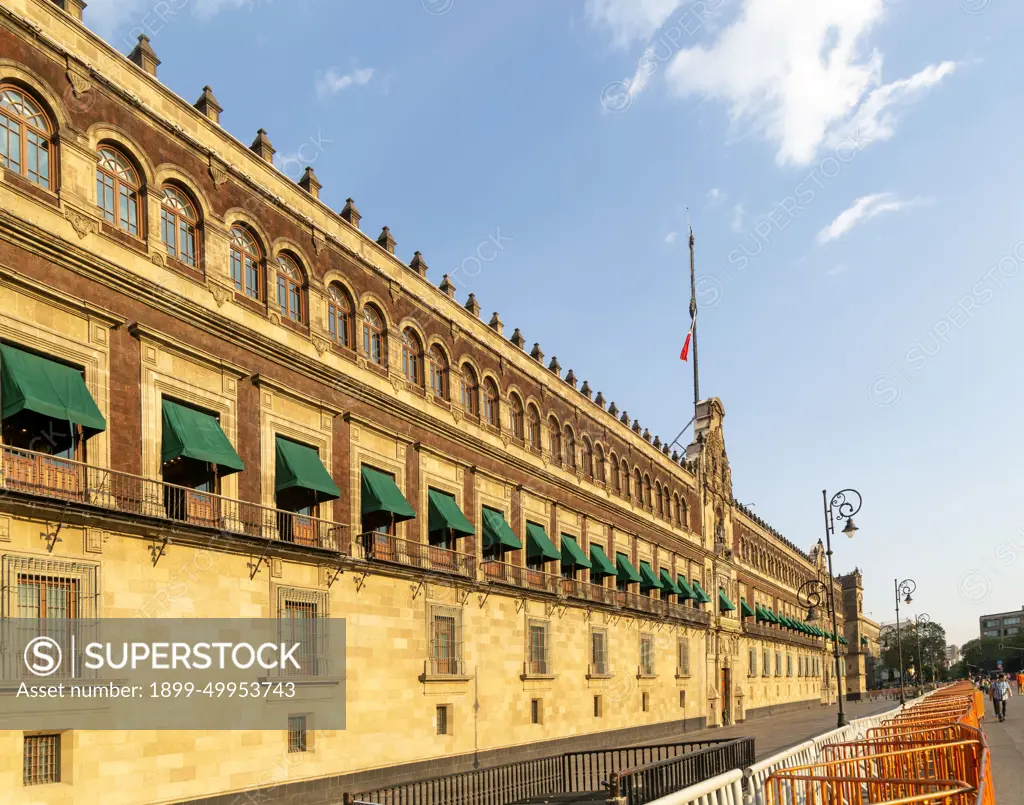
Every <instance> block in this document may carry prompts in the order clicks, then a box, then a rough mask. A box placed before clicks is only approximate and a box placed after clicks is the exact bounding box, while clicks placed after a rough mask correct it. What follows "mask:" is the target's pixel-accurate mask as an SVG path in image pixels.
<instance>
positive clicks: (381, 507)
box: [362, 464, 416, 523]
mask: <svg viewBox="0 0 1024 805" xmlns="http://www.w3.org/2000/svg"><path fill="white" fill-rule="evenodd" d="M362 478H363V483H362V496H363V502H362V515H363V516H364V517H365V516H366V515H367V514H382V513H387V514H390V515H392V517H393V518H394V521H395V522H396V523H400V522H401V521H403V520H411V519H413V518H414V517H415V516H416V512H415V511H413V508H412V506H410V505H409V501H407V500H406V499H405V495H403V494H402V492H401V490H400V489H399V488H398V485H397V484H396V483H395V479H394V478H392V477H391V476H390V475H388V474H387V473H386V472H381V471H380V470H375V469H374V468H373V467H367V466H366V465H365V464H364V465H363V468H362Z"/></svg>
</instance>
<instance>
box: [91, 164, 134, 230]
mask: <svg viewBox="0 0 1024 805" xmlns="http://www.w3.org/2000/svg"><path fill="white" fill-rule="evenodd" d="M141 197H142V183H141V182H140V181H139V173H138V171H137V170H135V168H134V167H133V166H132V163H131V162H129V161H128V158H127V157H125V156H124V154H122V153H121V152H120V151H115V150H114V149H113V148H110V147H107V146H104V147H103V148H101V149H100V150H99V154H98V155H97V161H96V206H98V207H99V208H100V213H101V214H102V215H103V218H104V220H106V221H107V222H108V223H110V224H112V225H113V226H116V227H118V228H120V229H122V230H124V231H125V232H127V233H128V234H129V235H134V236H135V237H139V235H140V224H139V201H140V200H141Z"/></svg>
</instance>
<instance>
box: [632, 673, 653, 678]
mask: <svg viewBox="0 0 1024 805" xmlns="http://www.w3.org/2000/svg"><path fill="white" fill-rule="evenodd" d="M636 678H637V679H657V678H658V675H657V674H644V673H638V674H637V675H636Z"/></svg>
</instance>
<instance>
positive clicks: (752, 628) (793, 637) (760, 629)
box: [743, 620, 827, 649]
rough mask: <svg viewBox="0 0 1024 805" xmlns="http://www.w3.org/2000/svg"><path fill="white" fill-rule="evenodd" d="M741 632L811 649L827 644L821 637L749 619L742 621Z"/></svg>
mask: <svg viewBox="0 0 1024 805" xmlns="http://www.w3.org/2000/svg"><path fill="white" fill-rule="evenodd" d="M743 634H745V635H750V636H751V637H759V638H761V639H762V640H776V641H779V642H782V643H792V644H793V645H795V646H804V647H805V648H811V649H820V648H822V647H823V646H826V645H827V642H826V641H825V639H824V638H821V637H811V636H810V635H803V634H798V633H797V632H790V631H787V630H786V629H778V628H774V627H771V626H765V625H764V624H763V623H753V622H751V621H749V620H745V621H743Z"/></svg>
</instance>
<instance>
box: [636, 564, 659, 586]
mask: <svg viewBox="0 0 1024 805" xmlns="http://www.w3.org/2000/svg"><path fill="white" fill-rule="evenodd" d="M640 589H641V590H660V589H661V580H660V579H659V578H658V574H657V573H655V572H654V568H652V567H651V564H650V562H646V561H644V560H640Z"/></svg>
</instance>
